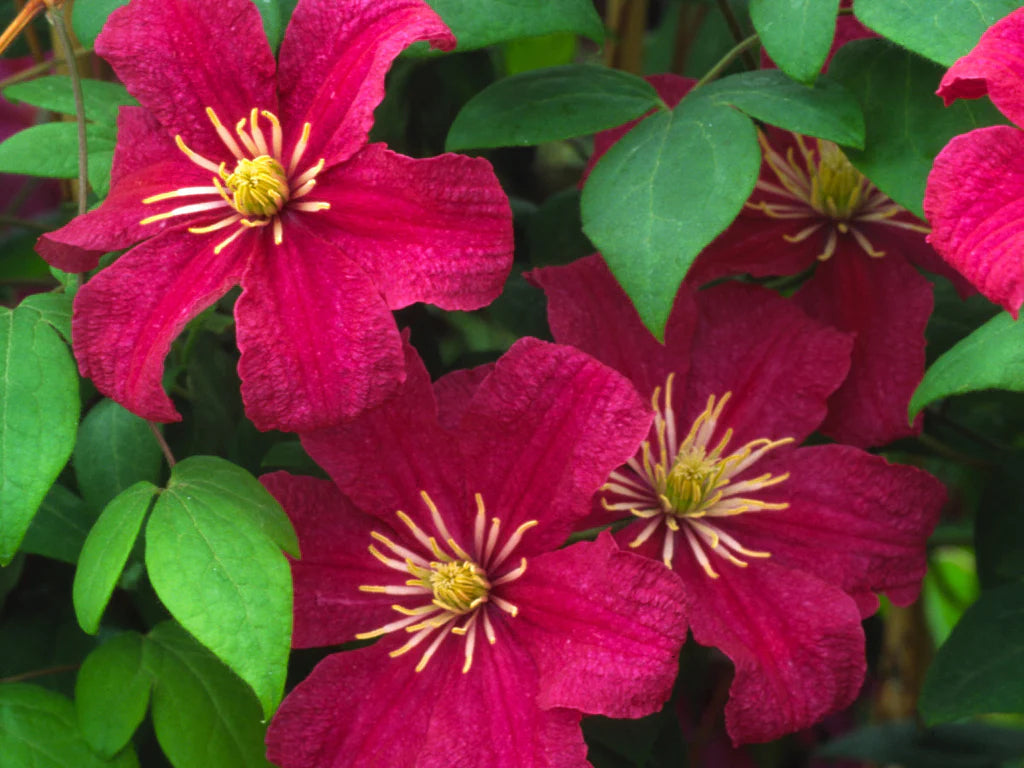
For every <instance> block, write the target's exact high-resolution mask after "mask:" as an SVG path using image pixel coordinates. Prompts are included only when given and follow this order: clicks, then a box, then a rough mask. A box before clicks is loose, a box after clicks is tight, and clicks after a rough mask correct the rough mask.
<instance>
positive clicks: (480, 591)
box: [356, 491, 537, 672]
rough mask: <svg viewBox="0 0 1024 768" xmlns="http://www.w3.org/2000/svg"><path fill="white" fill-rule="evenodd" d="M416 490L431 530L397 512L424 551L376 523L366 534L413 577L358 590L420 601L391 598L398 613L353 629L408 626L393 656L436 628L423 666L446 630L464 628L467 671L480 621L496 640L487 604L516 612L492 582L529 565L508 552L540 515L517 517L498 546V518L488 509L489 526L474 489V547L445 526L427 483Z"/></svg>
mask: <svg viewBox="0 0 1024 768" xmlns="http://www.w3.org/2000/svg"><path fill="white" fill-rule="evenodd" d="M420 496H421V497H422V499H423V503H424V504H425V505H426V507H427V509H428V510H429V512H430V519H431V522H432V523H433V526H434V530H435V532H436V536H428V535H427V534H426V532H424V531H423V529H421V528H420V527H419V526H418V525H417V524H416V523H415V522H414V521H413V520H412V518H410V517H409V516H408V515H407V514H405V512H402V511H401V510H399V511H398V512H396V515H397V516H398V519H399V520H401V521H402V523H403V524H404V525H405V527H406V528H407V529H408V531H409V533H410V534H411V536H412V539H413V540H415V541H416V542H417V543H418V545H419V547H420V548H421V550H422V551H423V552H424V553H426V556H424V555H423V554H421V553H420V552H417V551H415V550H413V549H410V548H408V547H405V546H402V545H401V544H398V543H397V542H394V541H391V540H390V539H388V538H387V537H386V536H384V535H383V534H381V533H378V532H376V531H374V532H373V533H372V534H370V535H371V536H372V537H373V539H374V540H375V541H377V542H378V543H380V544H383V545H384V547H385V548H386V550H387V551H386V552H382V551H380V550H379V549H377V547H376V546H375V545H372V544H371V545H370V553H371V554H372V555H373V556H374V557H375V558H377V559H378V560H379V561H380V562H382V563H383V564H384V565H386V566H387V567H388V568H390V569H392V570H394V571H398V572H399V573H401V574H403V575H404V576H412V577H413V578H411V579H408V580H406V581H404V582H403V583H402V584H391V585H380V586H378V585H362V586H360V587H359V589H360V591H362V592H376V593H380V594H386V595H396V596H397V595H400V596H403V597H406V598H412V599H415V600H417V601H419V604H417V605H415V606H412V607H409V606H405V605H397V604H396V605H392V606H391V607H392V609H393V610H395V611H397V612H398V613H399V614H401V616H402V618H400V619H398V620H396V621H392V622H390V623H388V624H385V625H384V626H382V627H378V628H377V629H374V630H371V631H369V632H362V633H360V634H358V635H356V637H357V638H358V639H362V640H366V639H371V638H375V637H381V636H383V635H386V634H389V633H391V632H397V631H399V630H405V631H406V632H409V633H412V637H411V638H409V641H408V642H407V643H405V645H403V646H402V647H400V648H398V649H396V650H394V651H391V654H390V655H391V656H392V657H395V656H401V655H402V654H404V653H406V652H408V651H410V650H412V649H413V648H415V647H416V646H418V645H420V643H422V642H423V641H425V640H426V639H427V638H428V637H429V636H431V635H435V637H434V639H433V641H432V642H431V643H430V645H429V646H428V647H427V650H426V651H424V652H423V655H422V656H421V657H420V661H419V663H418V664H417V665H416V671H417V672H419V671H422V670H423V669H424V668H425V667H426V666H427V662H429V661H430V658H431V657H432V656H433V655H434V652H435V651H436V650H437V649H438V647H439V646H440V645H441V643H442V642H443V641H444V639H445V638H446V637H447V636H448V634H449V633H451V634H454V635H461V636H463V637H464V638H465V641H466V643H465V649H464V658H465V662H464V664H463V667H462V671H463V672H468V671H469V669H470V667H471V666H472V664H473V651H474V648H475V647H476V637H477V627H481V628H482V631H483V633H484V636H485V637H486V638H487V642H488V643H490V644H492V645H493V644H494V643H495V642H497V639H498V638H497V634H496V633H495V631H494V624H493V622H492V621H491V617H490V615H489V613H488V606H490V605H493V606H495V607H496V608H498V609H500V610H502V611H504V612H505V613H507V614H509V615H510V616H516V615H517V614H518V613H519V608H518V606H516V605H514V604H512V603H510V602H509V601H508V600H505V599H504V598H502V597H501V595H500V594H496V593H495V588H496V587H497V588H500V587H501V586H502V585H504V584H508V583H510V582H513V581H515V580H516V579H518V578H519V577H520V576H522V575H523V574H524V573H525V572H526V558H525V557H524V558H520V562H519V565H517V566H515V567H511V568H510V567H509V564H510V560H509V557H510V555H511V554H512V552H513V551H514V550H515V549H516V547H518V546H519V543H520V542H521V541H522V538H523V534H524V533H525V532H526V531H527V530H529V529H530V528H532V527H533V526H535V525H537V521H536V520H530V521H528V522H525V523H523V524H522V525H520V526H519V527H518V528H516V530H515V531H513V532H512V534H511V535H510V536H509V537H508V539H507V540H506V541H505V543H504V545H503V546H501V547H500V548H499V547H498V541H499V538H500V535H501V520H499V519H498V518H496V517H492V518H491V524H490V528H489V529H488V527H487V513H486V510H485V508H484V502H483V498H482V497H481V496H480V494H479V493H478V494H476V497H475V498H476V507H477V513H476V520H475V525H474V529H473V546H472V547H471V551H467V550H466V549H465V548H463V547H462V546H461V545H460V544H459V543H458V542H457V541H456V540H455V538H454V537H452V535H451V534H450V533H449V532H448V527H447V526H446V525H445V522H444V518H443V517H442V516H441V513H440V511H439V510H438V508H437V505H436V504H434V501H433V499H431V498H430V496H429V495H428V494H427V492H426V491H422V492H421V493H420ZM498 591H500V589H499V590H498ZM460 622H461V623H460Z"/></svg>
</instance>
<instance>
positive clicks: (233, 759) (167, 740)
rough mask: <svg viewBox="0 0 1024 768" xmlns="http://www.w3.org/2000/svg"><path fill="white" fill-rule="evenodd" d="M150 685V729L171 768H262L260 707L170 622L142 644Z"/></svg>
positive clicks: (210, 656) (208, 655) (224, 668)
mask: <svg viewBox="0 0 1024 768" xmlns="http://www.w3.org/2000/svg"><path fill="white" fill-rule="evenodd" d="M144 654H145V663H146V668H147V669H148V670H149V671H150V674H151V675H152V677H153V680H154V687H153V727H154V729H155V730H156V737H157V739H158V740H159V742H160V746H161V747H162V748H163V751H164V753H165V754H166V755H167V757H168V759H169V760H170V761H171V763H172V764H173V765H174V766H175V768H212V766H216V767H217V768H263V767H265V766H269V765H270V764H269V763H268V762H267V761H266V758H265V757H264V751H265V747H264V744H263V737H264V733H265V727H264V725H263V724H262V722H261V721H262V714H261V712H260V706H259V704H258V703H257V702H256V699H255V698H254V697H253V695H252V692H251V691H249V689H248V688H246V686H245V684H244V683H242V681H241V680H239V679H238V678H237V677H235V675H234V674H232V673H231V671H230V670H229V669H228V668H227V667H225V666H224V665H223V664H221V663H220V662H219V661H217V658H216V657H215V656H214V655H213V654H211V653H210V652H209V651H207V650H206V649H205V648H203V647H202V646H200V645H198V644H197V643H196V642H195V641H194V640H193V639H192V638H191V637H189V636H188V635H187V634H186V633H185V632H184V631H183V630H182V629H181V628H180V627H178V626H177V625H176V624H173V623H172V622H165V623H163V624H160V625H158V626H157V627H156V628H154V629H153V631H152V632H150V633H149V636H148V637H147V638H146V644H145V651H144Z"/></svg>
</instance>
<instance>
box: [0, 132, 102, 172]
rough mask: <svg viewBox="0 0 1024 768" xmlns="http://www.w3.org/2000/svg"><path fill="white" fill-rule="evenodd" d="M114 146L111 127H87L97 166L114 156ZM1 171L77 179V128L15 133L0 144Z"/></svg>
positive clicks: (91, 149)
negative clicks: (109, 156)
mask: <svg viewBox="0 0 1024 768" xmlns="http://www.w3.org/2000/svg"><path fill="white" fill-rule="evenodd" d="M114 143H115V137H114V132H113V129H112V128H110V127H109V126H104V125H98V124H96V123H89V124H88V125H87V126H86V145H87V148H88V152H89V157H90V158H91V157H92V156H93V154H96V155H97V156H98V157H97V163H98V164H99V163H102V162H105V158H106V156H107V155H108V154H111V153H113V151H114ZM100 156H102V157H100ZM108 167H109V166H108ZM0 172H2V173H24V174H26V175H28V176H44V177H48V178H55V179H74V178H76V177H77V176H78V125H77V124H76V123H69V122H58V123H43V124H42V125H33V126H32V127H31V128H26V129H25V130H23V131H19V132H18V133H16V134H14V135H13V136H11V137H10V138H8V139H7V140H5V141H4V142H3V143H2V144H0ZM108 174H109V171H108Z"/></svg>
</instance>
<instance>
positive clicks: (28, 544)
mask: <svg viewBox="0 0 1024 768" xmlns="http://www.w3.org/2000/svg"><path fill="white" fill-rule="evenodd" d="M97 517H99V510H97V509H93V508H92V507H90V506H89V505H88V504H86V503H85V502H84V501H82V500H81V499H80V498H79V497H78V496H76V495H75V494H74V493H72V492H71V491H69V490H68V489H67V488H65V487H64V486H63V485H54V486H53V487H51V488H50V490H49V492H47V494H46V498H44V499H43V503H42V504H40V505H39V511H38V512H36V516H35V517H34V518H32V525H30V526H29V528H28V532H27V533H26V534H25V538H24V539H23V540H22V542H21V551H22V552H26V553H28V554H31V555H43V556H44V557H50V558H53V559H54V560H63V561H64V562H65V563H71V564H72V565H74V564H75V563H77V562H78V554H79V552H81V551H82V545H83V544H84V543H85V537H86V536H88V535H89V529H90V528H92V526H93V523H95V522H96V518H97Z"/></svg>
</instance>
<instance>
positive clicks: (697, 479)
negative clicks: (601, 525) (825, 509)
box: [601, 375, 793, 579]
mask: <svg viewBox="0 0 1024 768" xmlns="http://www.w3.org/2000/svg"><path fill="white" fill-rule="evenodd" d="M673 376H674V375H670V376H669V377H668V381H667V382H666V384H665V398H664V401H665V402H664V407H662V406H661V391H662V390H661V387H658V388H657V389H655V391H654V397H653V398H652V404H653V406H654V410H655V417H654V427H653V431H654V436H655V437H654V440H653V441H652V440H648V441H645V442H644V443H643V444H642V445H641V447H640V454H639V456H638V457H634V458H632V459H630V460H629V462H627V464H626V466H625V467H622V468H620V469H617V470H615V471H614V472H612V474H611V476H610V477H609V479H608V482H607V483H606V484H605V486H604V490H605V492H606V495H605V497H604V498H602V500H601V501H602V504H603V505H604V507H605V508H606V509H609V510H613V511H619V512H627V511H628V512H629V513H630V514H632V515H634V516H636V517H638V518H641V519H644V520H647V521H648V522H647V524H646V525H645V526H644V527H643V529H642V530H641V531H640V534H639V535H638V536H637V537H636V538H635V539H634V540H633V541H631V542H630V544H629V546H631V547H634V548H635V547H639V546H640V545H641V544H643V543H644V542H645V541H647V540H648V539H649V538H650V537H651V536H652V535H653V534H654V532H655V531H656V530H658V529H659V528H660V527H661V524H662V523H664V524H665V530H664V535H665V538H664V541H663V544H662V552H661V554H662V560H663V561H664V563H665V565H667V566H669V567H670V568H671V567H672V560H673V558H674V556H675V550H676V538H677V537H680V536H681V537H682V538H683V539H684V540H685V541H686V543H687V544H688V545H689V547H690V550H691V552H692V553H693V555H694V557H695V558H696V559H697V561H698V562H699V563H700V565H701V567H702V568H703V569H704V571H705V573H707V575H708V576H710V577H711V578H713V579H717V578H718V573H717V572H716V571H715V569H714V568H713V567H712V565H711V561H710V559H709V558H708V551H710V552H713V553H714V554H716V555H718V556H719V557H721V558H723V559H724V560H727V561H728V562H730V563H732V564H733V565H737V566H739V567H741V568H745V567H746V566H747V562H746V560H744V559H742V558H743V557H746V558H751V557H754V558H761V557H769V556H770V554H769V553H768V552H758V551H755V550H750V549H747V548H745V547H744V546H743V545H742V544H740V542H738V541H737V540H736V539H735V538H734V537H733V536H731V535H730V534H729V533H728V531H727V530H726V529H727V528H728V521H727V519H728V518H730V517H733V516H736V515H741V514H744V513H748V512H760V511H765V510H781V509H786V508H787V507H788V506H789V505H788V504H785V503H778V502H767V501H762V500H761V499H758V498H756V497H755V496H751V495H750V494H752V493H755V492H757V491H760V490H762V489H764V488H769V487H771V486H773V485H778V484H779V483H781V482H784V481H785V480H786V478H788V477H789V474H788V473H787V474H784V475H772V474H771V473H765V474H762V475H760V476H757V477H747V478H746V479H743V480H740V479H739V476H740V475H741V474H743V473H745V472H746V471H747V470H748V469H749V468H750V467H752V466H753V465H754V464H755V463H756V462H757V461H758V460H759V459H760V458H761V457H762V456H764V455H765V454H766V453H768V452H769V451H771V450H774V449H775V448H778V447H779V446H782V445H787V444H789V443H792V442H793V438H791V437H787V438H783V439H782V440H769V439H768V438H759V439H757V440H751V441H750V442H749V443H747V444H746V445H743V446H741V447H739V448H737V449H736V450H733V451H731V452H730V451H729V443H730V442H731V441H732V430H731V429H726V430H725V432H724V434H723V435H722V436H721V439H720V440H719V441H718V443H717V444H714V445H713V446H712V438H713V437H715V435H716V433H717V432H718V425H719V421H720V419H721V417H722V412H723V411H724V409H725V405H726V403H727V402H728V401H729V398H730V397H731V393H729V392H726V393H725V394H724V395H723V396H722V397H721V398H720V399H719V398H716V397H715V396H714V395H712V396H711V397H709V398H708V404H707V407H706V408H705V409H704V410H703V411H702V412H701V413H700V415H699V416H697V418H696V419H695V420H694V422H693V425H692V426H691V428H690V431H689V433H688V434H687V435H686V437H685V438H684V439H683V440H682V441H679V440H678V439H677V437H676V423H675V419H676V416H675V412H674V410H673V408H672V380H673ZM652 443H653V444H652Z"/></svg>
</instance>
